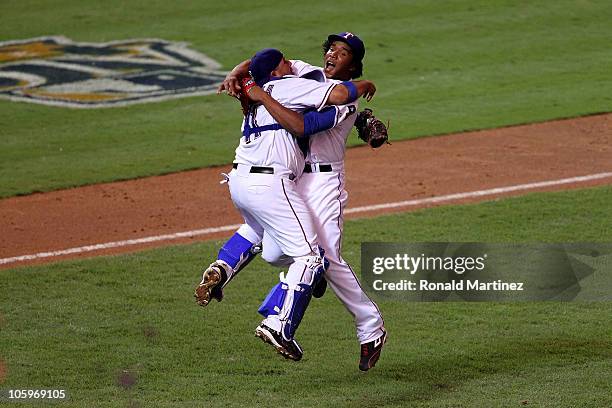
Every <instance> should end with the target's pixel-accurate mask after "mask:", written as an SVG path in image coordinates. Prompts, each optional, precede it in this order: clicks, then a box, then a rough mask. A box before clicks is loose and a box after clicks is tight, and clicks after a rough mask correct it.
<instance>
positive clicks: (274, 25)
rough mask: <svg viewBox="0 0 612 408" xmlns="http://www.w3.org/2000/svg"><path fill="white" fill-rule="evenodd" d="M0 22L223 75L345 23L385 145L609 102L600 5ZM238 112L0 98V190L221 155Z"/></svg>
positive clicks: (398, 7)
mask: <svg viewBox="0 0 612 408" xmlns="http://www.w3.org/2000/svg"><path fill="white" fill-rule="evenodd" d="M2 16H3V23H2V25H1V26H0V40H11V39H24V38H31V37H35V36H42V35H65V36H67V37H69V38H71V39H73V40H75V41H100V42H102V41H110V40H120V39H127V38H142V37H157V38H163V39H167V40H174V41H186V42H190V43H191V44H192V47H193V48H195V49H197V50H199V51H201V52H203V53H206V54H207V55H209V56H210V57H212V58H214V59H216V60H218V61H220V62H221V63H222V64H223V66H224V68H225V69H230V68H231V67H232V66H233V65H234V64H235V63H237V62H239V61H241V60H242V59H244V58H245V57H248V56H249V55H252V54H253V52H254V51H256V50H257V49H259V48H262V47H264V46H274V47H279V48H281V49H283V50H284V51H285V52H286V54H287V55H288V56H289V57H296V58H302V59H305V60H308V61H311V62H314V63H318V61H320V59H321V55H320V43H321V42H322V40H323V39H324V38H325V37H326V35H327V34H329V33H330V32H339V31H343V30H345V29H350V30H353V31H354V32H356V33H358V34H359V35H361V36H362V38H363V39H364V41H365V43H366V46H367V50H368V51H367V56H366V61H365V76H366V77H367V78H370V79H373V80H375V82H376V84H377V87H378V90H379V91H378V94H377V96H376V98H375V100H374V102H373V104H372V106H373V107H374V109H375V110H376V112H377V114H378V115H379V116H380V117H381V118H383V119H390V120H391V123H392V131H391V138H392V140H399V139H405V138H412V137H418V136H423V135H432V134H440V133H448V132H455V131H461V130H466V129H481V128H491V127H498V126H504V125H510V124H517V123H526V122H534V121H543V120H548V119H552V118H561V117H573V116H578V115H585V114H591V113H595V112H604V111H610V110H611V108H612V96H610V95H611V94H612V92H611V91H612V75H610V72H609V71H610V70H609V66H610V64H611V63H612V54H611V53H610V52H609V38H610V37H611V35H612V28H611V26H610V24H609V21H610V20H612V7H611V6H610V3H609V2H608V1H603V0H600V1H587V0H571V1H570V0H563V1H552V0H551V1H543V2H529V1H499V0H498V1H485V0H480V1H473V0H464V1H456V0H452V1H451V0H448V1H440V2H426V1H418V2H401V1H388V2H379V3H377V4H376V7H372V4H371V2H366V1H361V2H358V4H352V5H351V7H343V8H341V11H340V7H339V6H338V5H336V4H332V3H329V2H324V1H311V2H307V3H296V4H294V3H292V4H291V5H272V4H269V5H261V4H258V5H257V7H252V4H251V3H248V2H244V1H243V2H231V1H230V2H222V3H219V2H214V3H210V2H197V1H177V2H162V1H146V2H144V1H129V2H119V1H109V2H103V3H101V2H92V1H89V2H83V1H76V0H66V1H54V2H48V1H22V2H12V3H11V4H10V5H7V6H6V7H4V8H3V10H2ZM264 21H265V24H261V22H264ZM239 112H240V111H239V108H238V106H237V104H236V103H235V102H234V101H233V100H231V99H230V98H227V97H225V96H214V95H211V96H206V97H191V98H185V99H181V100H174V101H168V102H161V103H154V104H146V105H140V106H132V107H124V108H112V109H103V110H88V111H82V110H70V109H65V108H57V107H45V106H35V105H30V104H26V103H15V102H9V101H5V100H0V123H1V124H2V126H0V197H7V196H12V195H16V194H26V193H30V192H33V191H46V190H51V189H58V188H64V187H70V186H76V185H83V184H90V183H96V182H101V181H110V180H116V179H126V178H134V177H140V176H146V175H152V174H160V173H167V172H173V171H178V170H184V169H190V168H196V167H204V166H210V165H216V164H222V163H228V162H230V161H231V160H232V158H233V150H234V148H235V145H236V144H237V138H238V136H239V133H238V128H239V122H240V113H239ZM350 143H351V144H357V143H358V141H357V138H356V137H352V138H351V142H350Z"/></svg>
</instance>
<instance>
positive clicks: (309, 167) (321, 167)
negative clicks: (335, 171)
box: [304, 163, 332, 173]
mask: <svg viewBox="0 0 612 408" xmlns="http://www.w3.org/2000/svg"><path fill="white" fill-rule="evenodd" d="M330 171H332V166H331V164H317V163H313V164H310V163H306V165H305V166H304V173H317V172H319V173H329V172H330Z"/></svg>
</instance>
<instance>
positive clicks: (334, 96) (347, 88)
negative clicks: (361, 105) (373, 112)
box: [326, 80, 376, 105]
mask: <svg viewBox="0 0 612 408" xmlns="http://www.w3.org/2000/svg"><path fill="white" fill-rule="evenodd" d="M375 93H376V86H375V85H374V82H372V81H367V80H362V81H351V82H348V81H347V82H343V83H342V84H340V86H335V87H334V89H333V90H332V92H331V94H330V95H329V97H328V98H327V102H326V105H346V104H347V103H351V102H354V101H355V100H356V99H357V98H359V97H361V96H363V97H364V98H366V100H367V101H368V102H369V101H370V100H372V97H374V94H375Z"/></svg>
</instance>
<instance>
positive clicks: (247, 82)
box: [238, 76, 256, 116]
mask: <svg viewBox="0 0 612 408" xmlns="http://www.w3.org/2000/svg"><path fill="white" fill-rule="evenodd" d="M255 85H256V84H255V81H254V80H253V78H251V77H250V76H248V77H245V78H242V79H241V80H240V87H241V90H240V94H239V96H238V100H240V106H241V107H242V114H243V115H244V116H246V115H247V113H249V110H250V109H251V106H252V105H254V102H253V101H251V100H250V99H249V96H248V95H249V90H250V89H251V88H252V87H254V86H255Z"/></svg>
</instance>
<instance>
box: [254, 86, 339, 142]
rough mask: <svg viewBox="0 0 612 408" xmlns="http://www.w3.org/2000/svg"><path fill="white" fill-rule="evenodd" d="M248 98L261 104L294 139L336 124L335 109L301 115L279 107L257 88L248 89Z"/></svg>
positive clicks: (328, 108) (276, 102)
mask: <svg viewBox="0 0 612 408" xmlns="http://www.w3.org/2000/svg"><path fill="white" fill-rule="evenodd" d="M248 92H249V98H250V99H251V100H253V101H256V102H259V103H261V104H262V105H263V106H264V107H265V108H266V110H267V111H268V113H270V115H272V117H273V118H274V119H275V120H276V121H277V122H278V123H279V124H280V125H281V126H282V127H283V128H284V129H285V130H287V131H288V132H289V133H291V134H292V135H293V136H295V137H303V136H310V135H313V134H315V133H318V132H321V131H323V130H327V129H331V128H332V127H334V125H335V123H336V109H335V108H333V107H327V108H324V109H322V110H321V111H316V110H313V111H310V112H307V113H305V114H304V115H302V114H301V113H298V112H295V111H293V110H291V109H289V108H286V107H284V106H283V105H281V104H280V103H279V102H278V101H277V100H276V99H274V98H273V97H272V96H270V95H269V94H268V93H267V92H265V91H264V90H263V89H261V88H260V87H258V86H253V87H252V88H251V89H249V91H248Z"/></svg>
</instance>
